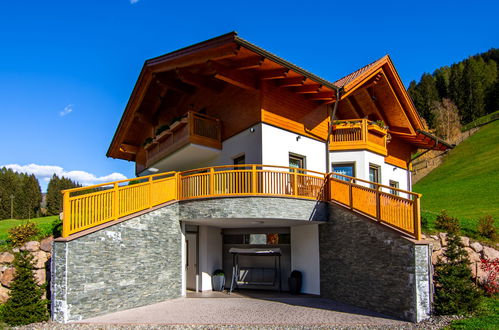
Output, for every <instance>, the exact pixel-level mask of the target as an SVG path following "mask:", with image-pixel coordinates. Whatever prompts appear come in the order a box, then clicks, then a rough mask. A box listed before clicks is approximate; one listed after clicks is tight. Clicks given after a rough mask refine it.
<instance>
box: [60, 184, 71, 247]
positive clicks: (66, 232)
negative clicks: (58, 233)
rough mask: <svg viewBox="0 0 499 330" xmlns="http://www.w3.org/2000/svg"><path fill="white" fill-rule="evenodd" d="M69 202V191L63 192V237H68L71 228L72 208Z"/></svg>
mask: <svg viewBox="0 0 499 330" xmlns="http://www.w3.org/2000/svg"><path fill="white" fill-rule="evenodd" d="M69 208H70V204H69V192H68V191H65V192H63V193H62V237H68V236H69V232H70V230H71V225H70V223H69V222H70V221H71V217H70V215H71V210H70V209H69Z"/></svg>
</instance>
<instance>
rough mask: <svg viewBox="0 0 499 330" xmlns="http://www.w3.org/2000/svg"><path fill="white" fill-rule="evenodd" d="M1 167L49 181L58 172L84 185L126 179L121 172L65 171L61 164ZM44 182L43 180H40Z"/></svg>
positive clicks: (59, 174) (9, 165)
mask: <svg viewBox="0 0 499 330" xmlns="http://www.w3.org/2000/svg"><path fill="white" fill-rule="evenodd" d="M0 167H6V168H10V169H12V170H13V171H15V172H19V173H28V174H34V175H35V176H36V177H37V178H38V180H40V181H44V182H48V181H50V178H51V177H52V175H54V174H56V175H57V176H59V177H61V176H64V177H66V178H69V179H71V180H73V181H76V182H78V183H80V184H82V185H84V186H91V185H93V184H99V183H104V182H109V181H118V180H124V179H126V176H124V175H123V174H121V173H116V172H113V173H111V174H108V175H104V176H96V175H94V174H92V173H88V172H85V171H65V170H64V169H63V168H62V167H60V166H53V165H37V164H29V165H19V164H8V165H2V166H0ZM40 184H42V182H40Z"/></svg>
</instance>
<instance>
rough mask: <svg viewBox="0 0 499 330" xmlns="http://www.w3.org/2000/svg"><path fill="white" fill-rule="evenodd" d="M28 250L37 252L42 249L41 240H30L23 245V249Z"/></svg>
mask: <svg viewBox="0 0 499 330" xmlns="http://www.w3.org/2000/svg"><path fill="white" fill-rule="evenodd" d="M24 250H27V251H29V252H35V251H38V250H40V242H37V241H30V242H27V243H26V244H24V245H23V246H21V251H24Z"/></svg>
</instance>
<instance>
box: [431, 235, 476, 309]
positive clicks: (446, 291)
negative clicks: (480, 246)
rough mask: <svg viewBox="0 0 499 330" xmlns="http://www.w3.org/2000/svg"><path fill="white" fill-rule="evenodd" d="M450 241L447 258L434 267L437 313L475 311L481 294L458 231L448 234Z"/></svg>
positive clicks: (445, 254)
mask: <svg viewBox="0 0 499 330" xmlns="http://www.w3.org/2000/svg"><path fill="white" fill-rule="evenodd" d="M447 242H448V243H447V244H448V245H447V249H446V251H445V253H444V258H442V259H440V260H439V261H438V263H437V265H436V266H435V303H434V304H435V312H436V313H437V314H440V315H450V314H465V313H470V312H473V311H474V310H475V309H476V308H477V306H478V304H479V302H480V293H479V292H478V290H477V288H476V287H475V286H474V285H473V282H472V278H471V270H470V262H469V260H468V258H467V252H466V250H465V249H464V247H463V244H462V243H461V238H460V237H459V236H458V234H457V233H454V232H450V233H448V235H447ZM445 259H446V260H445Z"/></svg>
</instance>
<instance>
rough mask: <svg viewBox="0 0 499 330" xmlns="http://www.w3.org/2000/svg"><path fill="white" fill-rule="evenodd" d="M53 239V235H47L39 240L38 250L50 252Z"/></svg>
mask: <svg viewBox="0 0 499 330" xmlns="http://www.w3.org/2000/svg"><path fill="white" fill-rule="evenodd" d="M53 241H54V236H49V237H46V238H44V239H42V240H41V242H40V250H43V251H45V252H52V242H53Z"/></svg>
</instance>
